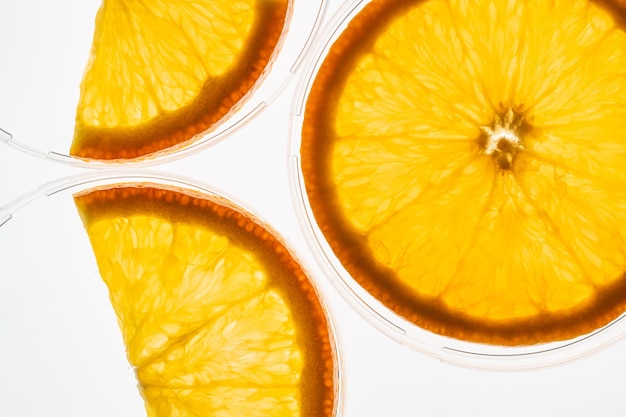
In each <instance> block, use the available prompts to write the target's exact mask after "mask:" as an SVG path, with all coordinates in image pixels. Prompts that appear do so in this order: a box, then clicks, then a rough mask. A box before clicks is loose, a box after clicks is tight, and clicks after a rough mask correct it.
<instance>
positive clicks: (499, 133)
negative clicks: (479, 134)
mask: <svg viewBox="0 0 626 417" xmlns="http://www.w3.org/2000/svg"><path fill="white" fill-rule="evenodd" d="M521 121H522V118H520V117H516V115H515V113H513V109H511V108H510V107H509V108H508V110H507V111H506V113H504V114H503V115H496V117H495V119H494V121H493V126H491V127H489V126H480V129H481V130H482V131H483V132H484V133H485V134H486V136H487V143H486V144H485V154H486V155H492V154H493V153H494V152H496V151H497V150H501V149H503V148H508V149H515V150H519V149H521V148H522V147H523V146H522V142H521V140H520V138H519V136H518V134H517V129H518V128H519V125H520V124H521ZM502 141H504V142H507V143H508V145H509V146H504V147H503V146H498V145H500V144H501V142H502Z"/></svg>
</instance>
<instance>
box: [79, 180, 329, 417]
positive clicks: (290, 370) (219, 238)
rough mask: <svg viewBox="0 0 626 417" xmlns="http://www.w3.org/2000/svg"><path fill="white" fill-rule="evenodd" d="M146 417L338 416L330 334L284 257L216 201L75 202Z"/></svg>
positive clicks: (177, 195)
mask: <svg viewBox="0 0 626 417" xmlns="http://www.w3.org/2000/svg"><path fill="white" fill-rule="evenodd" d="M75 202H76V204H77V207H78V210H79V213H80V215H81V217H82V219H83V222H84V224H85V227H86V230H87V233H88V235H89V239H90V242H91V245H92V247H93V251H94V254H95V257H96V260H97V263H98V268H99V270H100V273H101V276H102V279H103V280H104V282H105V283H106V285H107V287H108V289H109V296H110V300H111V303H112V305H113V308H114V310H115V312H116V315H117V318H118V321H119V325H120V328H121V330H122V334H123V339H124V343H125V345H126V348H127V354H128V359H129V362H130V363H131V364H132V365H133V367H135V371H136V375H137V379H138V381H139V389H140V391H141V394H142V395H143V398H144V400H145V404H146V409H147V412H148V415H149V416H151V417H164V416H181V417H182V416H189V417H191V416H213V415H219V416H225V417H226V416H233V417H234V416H256V417H262V416H294V417H295V416H302V417H304V416H329V417H330V416H333V415H334V414H333V413H334V404H335V397H334V396H335V389H336V387H335V381H334V375H335V365H334V351H333V347H332V345H331V339H330V338H331V334H330V330H329V327H328V323H327V320H326V316H325V312H324V309H323V307H322V305H321V304H320V302H319V300H318V297H317V293H316V291H315V290H314V288H313V287H312V285H311V283H310V282H309V280H308V278H307V276H306V275H305V273H304V271H303V270H302V269H301V268H300V266H299V264H298V263H297V262H296V261H295V260H294V259H293V257H292V256H291V255H290V252H289V251H288V250H287V249H286V248H285V247H284V246H283V245H282V244H281V243H280V242H279V241H278V240H277V239H276V238H274V236H273V235H272V233H271V232H270V231H269V230H267V229H266V228H264V227H262V226H261V225H260V224H259V223H258V222H257V221H256V220H254V219H253V218H252V217H251V216H250V215H248V214H246V213H244V212H242V211H240V210H237V209H236V208H235V207H234V206H233V205H231V204H230V203H228V202H226V201H222V200H221V199H218V198H217V197H207V196H204V195H201V194H199V193H196V192H192V191H189V190H183V189H176V188H173V187H165V186H162V185H151V184H125V185H115V186H107V187H105V188H101V189H92V190H87V191H86V192H83V193H81V194H79V195H77V196H76V197H75Z"/></svg>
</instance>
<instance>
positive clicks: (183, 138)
mask: <svg viewBox="0 0 626 417" xmlns="http://www.w3.org/2000/svg"><path fill="white" fill-rule="evenodd" d="M288 20H289V0H267V1H266V0H264V1H254V0H241V1H230V0H193V1H176V0H174V1H172V0H166V1H159V2H147V1H143V0H140V1H130V2H129V1H122V0H105V1H104V2H103V4H102V6H101V8H100V10H99V11H98V14H97V17H96V25H95V33H94V39H93V43H92V50H91V55H90V58H89V62H88V64H87V68H86V70H85V74H84V77H83V80H82V83H81V90H80V98H79V103H78V107H77V111H76V127H75V134H74V140H73V142H72V145H71V148H70V154H71V155H73V156H77V157H80V158H85V159H97V160H107V161H114V160H127V159H136V158H141V157H146V156H156V155H159V154H162V153H164V152H171V151H173V150H176V149H178V148H180V147H182V146H185V145H187V144H189V143H190V142H191V141H194V140H195V139H197V137H198V135H201V134H202V133H204V132H206V131H208V130H211V129H212V128H214V126H216V124H218V123H220V121H223V120H225V118H227V117H229V116H230V115H231V114H232V113H233V112H234V111H235V110H236V109H237V107H238V106H239V105H240V103H241V102H242V100H243V99H245V98H246V96H247V95H249V93H250V91H251V90H252V89H253V87H254V86H255V84H256V83H257V82H258V81H259V79H260V77H261V76H262V75H263V73H264V71H266V69H267V68H268V65H269V64H270V62H271V58H272V56H273V54H274V53H275V51H276V50H277V47H278V44H279V39H280V37H281V34H282V33H283V31H284V30H285V27H286V24H287V22H288Z"/></svg>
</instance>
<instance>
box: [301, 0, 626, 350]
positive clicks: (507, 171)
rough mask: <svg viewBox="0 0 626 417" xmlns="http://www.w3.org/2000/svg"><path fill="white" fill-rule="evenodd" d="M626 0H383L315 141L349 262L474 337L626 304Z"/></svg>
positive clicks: (349, 50)
mask: <svg viewBox="0 0 626 417" xmlns="http://www.w3.org/2000/svg"><path fill="white" fill-rule="evenodd" d="M625 19H626V5H625V3H624V2H622V1H587V0H574V1H570V0H567V1H564V0H555V1H549V2H548V1H530V0H528V1H526V0H517V1H487V0H476V1H461V0H450V1H417V0H390V1H381V0H374V1H371V2H369V3H368V4H367V5H366V6H365V7H364V8H363V10H362V11H360V12H359V13H358V14H357V15H356V17H355V18H354V19H353V20H352V22H351V23H350V24H349V25H348V27H347V28H346V29H345V31H344V32H343V33H342V34H341V35H339V37H338V38H337V40H336V41H335V42H334V43H333V44H332V46H331V47H330V48H329V50H328V52H327V54H326V56H325V58H324V60H323V63H322V64H321V66H320V68H319V70H318V71H317V73H316V78H315V80H314V83H313V86H312V88H311V90H310V92H309V95H308V99H307V103H306V108H305V113H304V121H303V128H302V139H301V145H300V146H301V147H300V155H301V161H302V173H303V178H304V184H305V189H306V194H307V196H308V202H309V204H310V207H311V210H312V213H313V215H314V217H315V219H316V221H317V224H318V227H319V230H320V231H321V233H322V234H323V235H324V237H325V238H326V240H327V241H328V243H329V245H330V246H331V247H332V250H333V252H334V254H335V255H336V257H337V258H338V259H339V261H340V262H341V263H342V264H343V266H344V267H345V269H346V270H347V271H348V272H349V274H350V275H351V277H352V278H353V279H354V280H355V281H356V282H357V283H358V284H359V285H360V286H361V287H363V288H364V289H365V290H366V291H368V292H369V293H370V294H371V295H372V296H373V297H375V298H377V299H378V300H380V301H381V302H382V303H383V304H384V305H385V306H386V307H387V308H388V309H390V310H391V311H393V312H395V313H396V314H397V315H398V316H400V317H403V318H404V319H406V320H407V321H409V322H411V323H414V324H416V325H418V326H420V327H422V328H424V329H427V330H429V331H430V332H433V333H436V334H440V335H444V336H449V337H453V338H457V339H461V340H465V341H471V342H479V343H486V344H494V345H507V346H523V345H534V344H538V343H545V342H552V341H559V340H568V339H571V338H575V337H578V336H582V335H586V334H588V333H590V332H592V331H594V330H596V329H598V328H600V327H602V326H604V325H607V324H608V323H610V322H611V321H612V320H614V319H616V318H617V317H618V316H619V315H621V314H622V313H623V312H624V311H626V275H625V271H626V169H624V167H626V32H625V28H626V26H625V22H626V20H625Z"/></svg>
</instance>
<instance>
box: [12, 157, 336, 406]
mask: <svg viewBox="0 0 626 417" xmlns="http://www.w3.org/2000/svg"><path fill="white" fill-rule="evenodd" d="M132 183H150V184H157V185H159V184H160V185H166V186H174V187H179V188H182V189H187V190H191V191H195V192H199V193H201V194H205V195H208V196H210V197H216V198H219V199H221V200H223V201H226V202H227V203H229V204H232V205H233V207H235V208H237V209H239V210H242V212H244V213H246V214H247V215H249V216H250V217H251V218H252V219H253V220H254V221H255V222H257V223H258V224H260V225H262V226H263V227H264V228H266V229H267V230H268V231H269V232H271V233H272V235H273V236H274V237H275V238H276V239H277V240H278V241H279V242H280V243H281V244H282V245H283V246H284V247H285V248H286V249H287V250H288V251H289V254H290V255H291V256H292V258H293V259H295V260H296V262H297V263H298V264H299V265H300V267H301V268H302V270H303V271H304V273H305V274H306V276H307V277H308V279H309V282H310V283H311V285H312V286H313V288H314V290H315V292H316V294H317V298H318V301H319V303H320V305H321V306H322V310H323V311H324V314H325V317H326V320H327V323H328V333H329V339H330V345H331V349H332V357H333V362H334V363H333V365H334V375H333V380H334V383H335V398H334V399H335V404H334V411H333V416H335V417H341V416H343V415H344V410H345V397H346V377H345V375H346V370H345V360H344V353H343V350H342V343H341V335H340V334H339V332H337V325H336V318H335V317H334V313H333V311H332V310H333V309H332V308H331V306H330V305H329V303H328V301H327V297H326V296H325V294H324V292H323V291H322V288H321V287H320V285H319V283H318V282H317V280H318V278H317V277H316V276H315V275H314V274H313V273H312V269H311V268H310V267H309V266H308V265H307V263H306V261H305V259H303V257H301V256H299V255H298V253H297V252H296V251H295V250H294V248H293V245H291V244H290V242H289V241H288V240H287V239H286V238H285V237H284V236H283V235H282V234H281V233H279V232H278V231H277V230H276V229H275V228H274V227H273V226H272V225H271V224H269V223H268V222H267V221H265V220H264V219H263V218H262V217H261V216H259V214H258V213H257V212H256V211H255V210H253V209H252V208H251V207H250V206H249V205H247V204H245V203H243V202H242V201H241V200H240V199H239V198H237V197H235V196H233V195H232V194H230V193H228V192H226V191H224V190H222V189H220V188H218V187H216V186H213V185H210V184H208V183H205V182H202V181H200V180H197V179H195V178H189V177H185V176H182V175H178V174H171V173H168V172H163V171H156V170H134V169H132V168H126V169H114V170H113V169H112V170H108V171H90V172H87V173H81V174H74V175H70V176H66V177H64V178H60V179H57V180H54V181H50V182H47V183H45V184H42V185H40V186H38V187H36V188H34V189H32V190H31V191H29V192H26V193H24V194H22V195H21V196H20V197H18V198H16V199H14V200H12V201H10V202H9V203H8V204H5V205H3V206H0V234H1V233H2V227H3V226H4V225H6V224H7V223H8V222H9V221H11V220H12V219H14V218H18V217H19V214H20V210H22V209H23V208H25V207H27V206H30V205H32V204H42V203H45V200H46V199H48V198H56V197H58V196H63V195H67V194H70V197H71V195H73V194H75V193H78V192H81V191H86V190H88V189H92V188H96V187H99V186H105V185H119V184H132Z"/></svg>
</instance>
